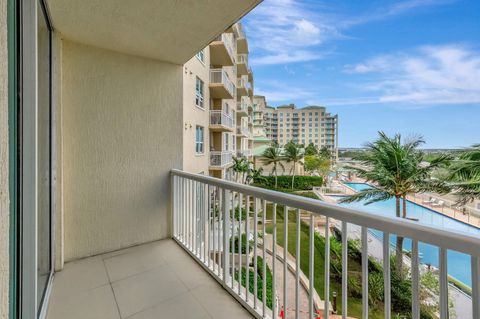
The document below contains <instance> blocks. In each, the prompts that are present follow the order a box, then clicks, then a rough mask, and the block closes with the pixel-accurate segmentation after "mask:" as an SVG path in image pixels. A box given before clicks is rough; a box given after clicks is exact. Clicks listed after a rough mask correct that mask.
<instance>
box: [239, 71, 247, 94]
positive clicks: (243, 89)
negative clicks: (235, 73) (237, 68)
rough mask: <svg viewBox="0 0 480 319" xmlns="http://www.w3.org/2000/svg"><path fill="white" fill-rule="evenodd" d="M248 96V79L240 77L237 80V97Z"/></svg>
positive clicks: (244, 76) (243, 76)
mask: <svg viewBox="0 0 480 319" xmlns="http://www.w3.org/2000/svg"><path fill="white" fill-rule="evenodd" d="M246 95H248V77H247V76H246V75H242V76H241V77H239V78H237V96H246Z"/></svg>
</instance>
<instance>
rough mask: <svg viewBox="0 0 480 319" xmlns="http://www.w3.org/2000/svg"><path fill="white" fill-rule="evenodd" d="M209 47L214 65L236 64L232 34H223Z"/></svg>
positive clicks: (211, 61)
mask: <svg viewBox="0 0 480 319" xmlns="http://www.w3.org/2000/svg"><path fill="white" fill-rule="evenodd" d="M209 46H210V63H211V64H212V65H215V66H233V65H234V64H235V49H234V48H235V44H234V39H233V34H232V33H222V34H221V35H219V36H218V37H217V38H215V40H213V41H212V42H211V43H210V45H209Z"/></svg>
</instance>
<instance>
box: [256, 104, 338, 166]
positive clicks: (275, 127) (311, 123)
mask: <svg viewBox="0 0 480 319" xmlns="http://www.w3.org/2000/svg"><path fill="white" fill-rule="evenodd" d="M264 123H265V132H266V136H267V137H268V138H271V139H272V140H273V141H276V142H277V143H278V144H279V145H281V146H283V145H285V144H286V143H288V142H289V141H294V142H296V143H299V144H303V145H305V146H307V145H308V144H310V143H313V144H314V145H315V146H317V147H318V148H319V149H321V148H323V147H326V148H327V149H328V150H329V151H330V152H331V153H332V157H333V160H335V161H336V159H337V158H338V115H332V114H331V113H328V112H327V110H326V108H325V107H323V106H307V107H303V108H297V107H296V106H295V105H294V104H290V105H285V106H279V107H277V108H272V107H266V108H265V111H264Z"/></svg>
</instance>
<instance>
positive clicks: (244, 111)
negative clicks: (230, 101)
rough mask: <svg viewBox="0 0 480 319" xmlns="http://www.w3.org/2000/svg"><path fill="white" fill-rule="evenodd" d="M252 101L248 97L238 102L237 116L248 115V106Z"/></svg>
mask: <svg viewBox="0 0 480 319" xmlns="http://www.w3.org/2000/svg"><path fill="white" fill-rule="evenodd" d="M249 102H250V100H249V98H248V97H245V96H242V98H241V99H240V101H237V116H247V115H248V104H249Z"/></svg>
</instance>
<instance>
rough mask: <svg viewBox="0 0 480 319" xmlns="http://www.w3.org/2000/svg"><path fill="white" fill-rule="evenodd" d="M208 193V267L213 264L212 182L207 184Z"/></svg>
mask: <svg viewBox="0 0 480 319" xmlns="http://www.w3.org/2000/svg"><path fill="white" fill-rule="evenodd" d="M207 194H208V198H207V201H208V211H207V213H208V219H207V236H208V238H207V260H208V268H209V269H211V268H210V265H211V261H210V260H211V259H212V258H211V256H210V247H211V235H212V234H211V223H212V190H211V188H210V184H208V185H207Z"/></svg>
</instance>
